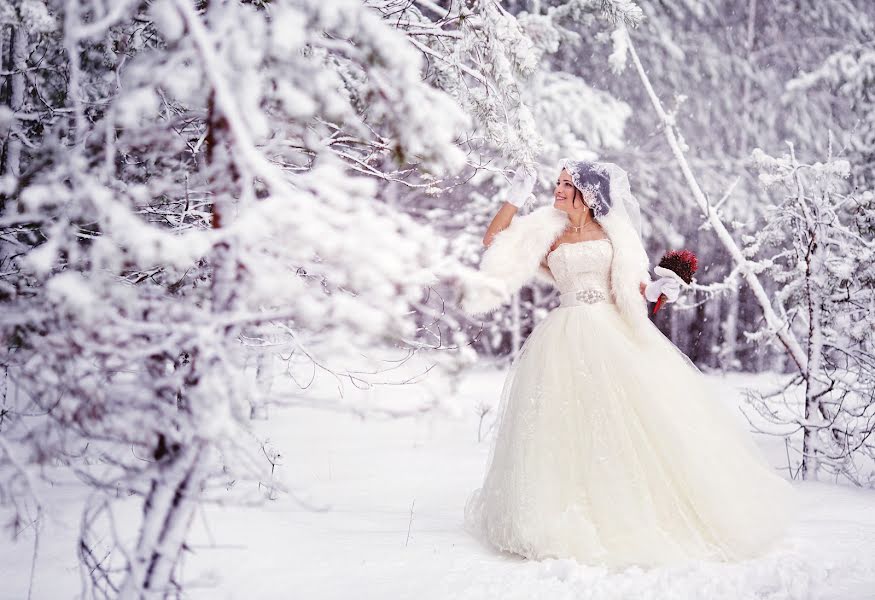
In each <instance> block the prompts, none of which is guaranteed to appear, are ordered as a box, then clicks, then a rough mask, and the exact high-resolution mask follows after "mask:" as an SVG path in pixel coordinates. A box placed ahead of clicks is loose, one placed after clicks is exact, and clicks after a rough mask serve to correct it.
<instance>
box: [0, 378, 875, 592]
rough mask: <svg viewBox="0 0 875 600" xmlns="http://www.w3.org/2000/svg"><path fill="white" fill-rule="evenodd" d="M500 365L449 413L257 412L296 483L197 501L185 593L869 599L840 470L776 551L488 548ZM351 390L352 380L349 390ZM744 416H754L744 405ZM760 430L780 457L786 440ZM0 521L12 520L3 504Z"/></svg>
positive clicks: (289, 480) (861, 536)
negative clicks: (731, 560)
mask: <svg viewBox="0 0 875 600" xmlns="http://www.w3.org/2000/svg"><path fill="white" fill-rule="evenodd" d="M502 377H503V373H502V372H501V371H495V370H487V369H475V370H471V371H469V372H467V373H466V374H465V376H464V377H463V379H462V381H461V385H460V387H459V391H458V394H457V395H456V396H455V397H454V398H452V403H453V404H455V405H457V406H458V405H461V406H463V407H465V410H463V411H462V415H461V416H455V417H454V416H453V413H454V411H432V412H430V413H425V414H422V415H421V416H419V417H416V418H402V419H380V418H374V417H372V418H365V419H362V418H360V417H357V416H355V415H352V414H348V413H344V412H333V411H326V410H320V409H313V408H303V407H298V408H277V407H273V408H272V409H271V414H270V418H269V419H268V420H266V421H256V422H255V428H256V429H257V430H258V434H259V437H260V438H261V439H265V438H267V439H269V441H270V443H269V445H268V448H269V449H270V450H269V451H271V452H278V453H279V454H280V457H279V459H278V460H279V466H278V467H277V480H278V481H279V483H280V484H284V485H285V486H286V487H287V488H289V489H291V490H292V492H293V493H288V492H283V491H279V492H276V493H275V496H276V500H273V501H265V502H264V503H263V504H262V505H261V506H249V507H241V506H219V505H214V504H210V505H206V506H204V507H203V508H202V509H201V510H199V511H198V514H197V515H196V516H195V519H194V523H193V527H192V531H191V535H190V536H189V546H190V552H188V553H187V554H186V555H185V558H184V560H183V564H182V578H183V580H184V581H186V585H187V588H188V593H187V594H186V597H187V598H193V599H200V598H204V599H207V598H209V599H217V598H259V599H269V598H289V597H298V598H318V599H325V600H327V599H338V600H340V599H344V600H345V599H347V598H387V599H389V598H391V599H393V600H394V599H399V598H421V599H439V598H440V599H443V598H461V599H471V600H474V599H488V598H500V599H502V600H512V599H516V598H519V599H524V598H525V599H529V598H550V599H551V600H561V599H565V598H568V599H571V598H574V599H575V600H581V599H599V600H609V599H621V598H623V599H625V598H635V599H636V600H638V599H651V598H652V599H657V598H658V599H660V600H662V599H679V600H680V599H687V598H690V599H696V600H700V599H703V598H707V599H709V600H719V599H726V600H744V599H754V598H756V599H770V600H778V599H787V600H790V599H792V600H802V599H812V600H814V599H817V600H828V599H831V598H836V599H842V600H864V599H867V598H871V597H872V594H871V591H872V590H873V589H875V510H873V508H875V490H865V489H857V488H850V487H846V486H838V485H834V484H830V483H818V482H805V483H801V482H797V483H796V484H795V485H796V486H797V489H798V490H799V493H800V494H801V497H802V501H803V511H802V515H803V516H802V517H801V519H800V520H799V521H798V522H797V523H796V524H795V525H794V526H793V528H792V530H791V531H790V533H789V535H788V536H787V538H786V539H785V540H784V542H783V543H782V545H781V546H780V547H779V548H778V549H777V550H776V551H774V552H773V553H771V554H770V555H768V556H767V557H765V558H762V559H759V560H754V561H747V562H742V563H738V564H719V563H710V564H709V563H699V564H690V565H686V566H677V567H673V568H665V569H654V570H643V569H638V568H633V569H629V570H626V571H622V572H609V571H606V570H604V569H602V568H594V567H587V566H583V565H579V564H577V563H575V562H574V561H571V560H547V561H542V562H529V561H525V560H523V559H520V558H516V557H513V556H509V555H502V554H499V553H496V552H494V551H493V550H491V549H490V548H488V547H485V546H483V545H481V544H480V543H479V542H477V541H476V540H475V539H473V538H472V537H471V536H469V535H468V534H467V533H466V532H465V531H464V530H463V529H462V522H461V519H462V508H463V506H464V503H465V500H466V499H467V495H468V494H469V493H470V491H472V490H473V489H474V488H475V487H477V486H479V484H480V481H481V478H482V475H483V469H484V467H485V462H486V459H487V455H488V450H489V446H488V441H484V442H482V443H479V444H478V443H477V427H478V418H479V417H478V414H477V411H476V407H477V405H478V403H480V402H485V403H487V404H489V402H491V401H494V399H495V398H496V397H497V395H498V390H499V389H500V385H501V383H502ZM711 377H715V378H719V377H720V376H717V375H712V376H711ZM722 380H723V382H724V383H725V384H726V386H727V387H726V389H727V390H728V392H727V395H726V398H724V400H725V401H727V402H731V403H736V404H739V405H740V404H741V403H742V394H741V393H740V392H741V389H742V387H744V386H753V387H756V388H757V389H765V388H767V387H770V386H772V385H774V384H775V380H776V376H772V375H759V376H752V375H741V376H727V377H724V378H722ZM424 385H426V382H423V383H417V384H413V385H409V386H390V388H385V389H384V390H383V391H377V392H375V391H373V390H372V391H369V392H361V393H360V394H359V395H358V399H359V400H361V401H362V402H365V401H370V400H369V399H371V398H374V399H377V400H382V401H392V402H394V403H395V404H396V405H397V404H398V402H403V401H404V399H408V402H409V403H411V404H412V403H418V402H419V400H418V396H419V395H420V394H421V392H422V389H421V388H422V386H424ZM733 391H734V392H735V393H733ZM354 396H355V395H354V394H351V393H348V394H347V397H346V402H347V403H349V402H353V401H354V400H355V398H354ZM492 414H493V413H489V414H488V415H487V417H486V418H487V420H489V419H491V417H492ZM738 419H739V423H740V424H744V423H745V421H744V418H743V416H742V415H741V414H740V412H739V414H738ZM757 440H758V441H759V443H760V444H761V446H762V447H763V449H764V451H765V452H766V454H767V456H768V457H769V460H770V461H772V462H773V464H774V466H775V467H776V468H779V469H782V468H783V467H784V464H783V463H782V461H784V460H786V459H785V457H784V449H783V443H782V440H781V439H779V438H774V437H769V436H758V437H757ZM782 472H783V473H784V474H786V470H785V469H784V470H783V471H782ZM237 485H251V486H252V487H255V484H249V483H238V484H237ZM86 493H87V490H85V488H84V487H82V486H81V485H80V484H78V483H74V482H71V483H70V484H69V485H65V486H61V485H56V486H55V487H53V488H51V489H46V490H43V492H42V498H43V502H44V504H45V508H46V509H47V511H48V514H47V518H46V520H45V521H44V523H43V525H42V527H41V537H40V543H39V550H40V552H39V557H38V560H37V567H36V568H37V571H36V584H35V589H34V596H33V597H34V598H37V599H38V598H53V599H54V598H70V597H73V596H74V594H75V593H76V592H77V591H78V590H79V574H78V571H77V567H76V554H75V545H74V544H75V542H76V535H77V534H78V527H79V525H78V524H79V515H78V512H77V511H78V509H79V507H80V505H81V502H82V499H83V497H84V495H85V494H86ZM293 496H294V497H293ZM296 498H297V500H296ZM135 508H136V507H134V506H125V507H122V508H121V509H120V510H118V511H117V514H116V519H117V520H118V522H120V523H124V522H125V520H124V516H125V514H126V513H127V515H128V517H134V516H136V515H135V513H134V512H132V511H133V510H135ZM0 518H3V519H4V521H5V517H4V515H3V514H2V513H0ZM618 518H622V515H618ZM408 530H409V537H408ZM32 542H33V538H32V530H31V529H28V530H26V531H25V532H24V533H23V534H22V535H21V536H20V538H19V541H18V543H8V542H7V543H4V544H3V545H2V546H0V564H2V565H3V575H4V578H3V579H4V585H3V587H2V588H0V598H2V599H7V598H8V599H10V600H11V599H17V598H24V597H26V591H27V581H28V579H29V570H30V561H31V553H32Z"/></svg>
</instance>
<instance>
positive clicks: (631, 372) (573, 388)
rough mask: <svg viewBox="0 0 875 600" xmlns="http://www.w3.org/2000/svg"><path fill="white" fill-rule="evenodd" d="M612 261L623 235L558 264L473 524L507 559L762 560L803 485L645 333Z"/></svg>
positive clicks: (510, 385)
mask: <svg viewBox="0 0 875 600" xmlns="http://www.w3.org/2000/svg"><path fill="white" fill-rule="evenodd" d="M611 257H612V244H611V241H610V240H608V239H603V240H590V241H585V242H577V243H565V244H562V245H560V246H558V247H557V248H556V249H555V250H554V251H552V252H551V253H550V254H548V256H547V264H548V265H549V267H550V271H551V272H552V274H553V276H554V277H555V279H556V283H557V286H558V287H559V291H560V292H561V296H560V300H561V304H560V306H559V307H557V308H556V309H554V310H553V311H551V312H550V313H549V315H548V316H547V317H546V318H545V319H544V320H543V321H542V322H541V323H539V324H538V326H537V327H536V328H535V329H534V331H532V333H531V335H530V336H529V337H528V339H527V340H526V342H525V344H523V347H522V348H521V350H520V353H519V355H518V357H517V359H516V361H515V362H514V364H513V365H512V366H511V368H510V372H509V373H508V375H507V379H506V381H505V385H504V388H503V390H502V393H501V401H500V405H499V411H498V422H497V430H496V437H495V441H494V446H493V447H492V451H491V455H490V460H489V465H488V470H487V474H486V477H485V480H484V482H483V485H482V487H481V488H480V489H478V490H477V491H475V492H474V493H473V494H472V495H471V497H470V498H469V499H468V503H467V505H466V507H465V522H466V526H467V527H468V528H469V530H471V531H472V532H473V533H475V534H476V535H477V536H478V537H480V538H482V539H483V540H485V541H487V542H488V543H490V544H491V545H492V546H494V547H496V548H498V549H500V550H503V551H506V552H510V553H513V554H518V555H521V556H524V557H527V558H531V559H542V558H574V559H576V560H577V561H578V562H580V563H583V564H586V565H603V566H607V567H624V566H630V565H640V566H655V565H666V564H676V563H679V562H684V561H687V560H696V559H713V560H740V559H745V558H751V557H755V556H757V555H760V554H762V553H763V552H765V551H767V550H768V549H769V548H770V547H771V546H772V545H773V544H774V542H775V541H777V540H778V539H779V538H780V537H781V535H782V532H783V531H784V529H785V527H786V525H787V524H788V521H789V520H790V519H791V518H792V515H793V514H794V512H795V496H794V489H793V487H792V486H791V485H790V483H789V482H788V481H786V480H784V479H783V478H781V477H780V476H779V475H778V474H777V473H776V472H774V471H773V470H772V468H770V467H769V466H767V465H766V464H765V462H764V460H763V458H762V456H761V455H760V453H759V450H758V448H757V447H756V446H755V445H754V443H753V442H752V440H751V437H750V435H749V434H748V433H747V432H746V431H745V430H744V428H743V427H742V426H741V425H740V424H739V423H738V422H737V421H736V419H737V415H733V414H732V413H731V412H729V410H728V409H727V408H725V407H724V406H722V405H720V404H719V403H718V400H717V399H716V398H715V397H714V394H713V393H712V392H710V391H709V387H710V386H711V385H713V384H712V383H711V382H709V381H708V380H707V379H706V378H705V377H704V376H703V375H702V374H701V373H700V372H699V371H698V369H696V367H695V366H694V365H693V364H692V363H691V362H690V361H689V359H688V358H687V357H686V356H685V355H684V354H683V353H681V352H680V351H679V350H678V349H677V348H676V347H675V346H674V344H672V343H671V342H670V341H669V340H668V339H667V338H666V337H665V336H663V335H662V333H661V332H659V330H658V329H657V328H656V327H655V326H651V329H650V330H648V331H647V332H645V334H644V335H643V337H642V336H638V337H636V336H634V335H633V332H632V331H631V329H630V326H629V325H628V324H627V322H626V321H625V320H624V319H623V318H622V317H621V315H620V313H619V312H618V310H617V307H616V305H615V304H614V303H613V302H612V301H611V296H610V266H611Z"/></svg>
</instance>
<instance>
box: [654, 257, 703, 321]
mask: <svg viewBox="0 0 875 600" xmlns="http://www.w3.org/2000/svg"><path fill="white" fill-rule="evenodd" d="M698 267H699V260H698V259H697V258H696V255H695V254H693V253H692V252H690V251H689V250H672V251H670V252H666V253H665V256H663V257H662V260H660V261H659V265H658V266H656V267H655V268H654V269H653V272H654V273H656V274H657V275H659V276H660V278H659V279H657V280H656V281H652V282H650V283H649V284H647V287H646V288H645V290H644V295H645V297H646V298H647V299H648V300H649V301H650V302H654V301H655V302H656V305H655V306H654V307H653V313H652V314H654V315H655V314H656V311H658V310H659V309H660V308H662V305H663V304H664V303H665V302H666V300H668V301H669V302H674V301H675V300H677V298H678V295H679V294H680V288H681V286H682V285H683V286H687V285H689V284H690V283H692V281H693V273H695V272H696V269H697V268H698Z"/></svg>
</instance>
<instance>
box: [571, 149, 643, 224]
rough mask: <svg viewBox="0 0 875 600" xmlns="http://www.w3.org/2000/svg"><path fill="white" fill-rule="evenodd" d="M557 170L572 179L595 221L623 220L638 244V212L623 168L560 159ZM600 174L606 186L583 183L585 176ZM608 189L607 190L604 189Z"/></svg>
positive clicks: (601, 163) (639, 216)
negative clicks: (566, 173)
mask: <svg viewBox="0 0 875 600" xmlns="http://www.w3.org/2000/svg"><path fill="white" fill-rule="evenodd" d="M558 166H559V169H560V170H561V169H565V170H566V171H568V173H569V174H570V175H571V181H572V183H573V184H574V187H576V188H577V189H578V190H580V192H581V194H583V198H584V202H586V204H587V206H589V207H590V208H592V209H593V214H594V215H595V218H596V220H597V221H600V222H602V221H606V220H615V219H616V220H623V221H626V222H628V224H629V225H631V227H632V229H633V230H634V231H635V233H636V234H637V235H638V239H639V240H641V239H642V238H641V208H640V207H639V205H638V201H637V200H636V199H635V196H633V195H632V189H631V188H630V186H629V176H628V174H627V173H626V171H624V170H623V169H622V168H620V167H619V166H617V165H616V164H614V163H610V162H590V161H585V160H571V159H570V158H563V159H562V160H560V161H559V165H558ZM590 172H595V173H598V174H600V175H601V176H602V177H603V178H604V181H605V183H606V184H607V185H606V186H604V185H598V184H594V183H591V182H590V181H585V179H589V180H591V179H592V178H591V177H589V178H587V177H586V176H587V174H588V173H590ZM605 188H607V189H605Z"/></svg>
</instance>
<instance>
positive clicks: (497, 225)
mask: <svg viewBox="0 0 875 600" xmlns="http://www.w3.org/2000/svg"><path fill="white" fill-rule="evenodd" d="M518 210H519V209H518V208H517V207H516V206H514V205H513V204H511V203H510V202H505V203H504V204H502V205H501V208H499V209H498V212H497V213H495V216H494V217H492V222H491V223H489V227H487V228H486V234H485V235H484V236H483V245H484V246H487V247H488V246H489V244H491V243H492V239H493V238H494V237H495V234H497V233H498V232H499V231H504V230H505V229H507V227H508V225H510V222H511V221H512V220H513V216H514V215H515V214H516V213H517V211H518Z"/></svg>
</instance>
